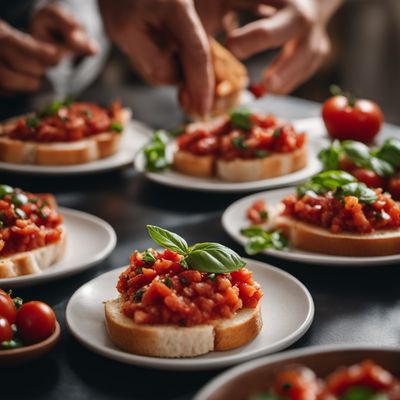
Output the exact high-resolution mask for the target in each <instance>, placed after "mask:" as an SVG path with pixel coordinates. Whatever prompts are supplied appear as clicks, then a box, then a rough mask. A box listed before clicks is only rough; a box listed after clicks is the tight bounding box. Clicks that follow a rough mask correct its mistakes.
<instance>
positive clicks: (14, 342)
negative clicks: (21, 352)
mask: <svg viewBox="0 0 400 400" xmlns="http://www.w3.org/2000/svg"><path fill="white" fill-rule="evenodd" d="M22 346H23V343H22V341H21V340H19V339H11V340H5V341H4V342H1V348H2V349H3V350H12V349H18V348H19V347H22Z"/></svg>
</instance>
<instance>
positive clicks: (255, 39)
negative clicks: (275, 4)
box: [227, 7, 307, 59]
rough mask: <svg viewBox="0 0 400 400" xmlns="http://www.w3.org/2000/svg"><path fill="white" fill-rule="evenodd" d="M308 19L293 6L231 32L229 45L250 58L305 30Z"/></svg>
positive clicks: (238, 54)
mask: <svg viewBox="0 0 400 400" xmlns="http://www.w3.org/2000/svg"><path fill="white" fill-rule="evenodd" d="M306 23H307V21H306V19H305V18H303V16H302V14H299V13H298V12H297V10H295V9H293V8H292V7H286V8H283V9H281V10H279V11H277V12H276V13H275V14H273V15H272V16H271V17H269V18H264V19H261V20H258V21H255V22H252V23H250V24H247V25H245V26H243V27H241V28H239V29H236V30H234V31H233V32H231V33H230V35H229V38H228V41H227V47H228V48H229V49H230V50H231V51H232V53H233V54H234V55H235V56H236V57H238V58H242V59H243V58H248V57H250V56H252V55H254V54H256V53H259V52H260V51H263V50H267V49H271V48H276V47H279V46H281V45H283V44H284V43H286V42H287V41H288V40H290V39H291V38H293V37H295V36H296V35H298V34H299V32H301V31H304V28H305V25H306Z"/></svg>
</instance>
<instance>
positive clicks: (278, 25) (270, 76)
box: [196, 0, 341, 94]
mask: <svg viewBox="0 0 400 400" xmlns="http://www.w3.org/2000/svg"><path fill="white" fill-rule="evenodd" d="M340 2H341V0H220V1H215V0H198V1H197V3H196V8H197V10H198V12H199V14H200V17H201V19H202V20H204V21H206V20H207V21H208V22H207V24H206V26H207V27H210V28H211V29H213V30H214V32H215V30H216V29H217V24H216V22H215V19H216V18H217V19H219V20H220V21H222V20H223V18H224V16H225V15H227V13H228V12H230V13H232V12H236V11H239V10H248V11H251V12H253V13H255V14H256V15H258V16H259V17H261V18H260V19H259V20H257V21H255V22H252V23H249V24H247V25H245V26H242V27H239V28H237V27H234V28H233V29H231V30H230V31H229V32H228V35H227V38H228V39H227V47H228V48H229V49H230V50H231V51H232V53H233V54H234V55H236V56H237V57H238V58H241V59H245V58H248V57H250V56H252V55H254V54H256V53H258V52H261V51H264V50H267V49H272V48H278V47H280V48H281V51H280V53H279V54H278V56H277V57H276V58H275V60H274V61H273V62H272V63H271V65H270V66H269V67H268V68H267V69H266V70H265V71H264V74H263V80H262V85H263V87H264V89H265V91H267V92H270V93H277V94H285V93H288V92H290V91H292V90H293V89H295V88H296V87H297V86H298V85H300V84H301V83H302V82H304V81H305V80H307V79H308V78H309V77H310V76H311V75H312V74H313V73H314V72H315V71H316V70H317V69H318V67H319V66H320V65H321V63H322V62H323V60H324V58H325V56H326V55H327V54H328V53H329V50H330V41H329V37H328V35H327V33H326V24H327V22H328V20H329V18H330V16H331V15H332V14H333V12H334V11H335V10H336V8H337V7H338V6H339V4H340ZM218 3H220V4H219V5H218ZM221 4H223V6H221ZM210 15H213V17H214V18H213V19H212V18H210ZM216 16H217V17H216ZM213 21H214V22H213ZM205 23H206V22H205Z"/></svg>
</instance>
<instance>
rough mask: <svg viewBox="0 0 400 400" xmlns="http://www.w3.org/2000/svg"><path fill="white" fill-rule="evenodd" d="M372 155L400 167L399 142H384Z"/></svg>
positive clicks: (393, 140)
mask: <svg viewBox="0 0 400 400" xmlns="http://www.w3.org/2000/svg"><path fill="white" fill-rule="evenodd" d="M374 155H375V157H377V158H380V159H381V160H385V161H387V162H388V163H390V164H392V165H393V166H395V167H400V140H398V139H394V138H392V139H387V140H385V142H384V143H383V145H382V146H381V148H380V149H378V150H377V151H375V152H374Z"/></svg>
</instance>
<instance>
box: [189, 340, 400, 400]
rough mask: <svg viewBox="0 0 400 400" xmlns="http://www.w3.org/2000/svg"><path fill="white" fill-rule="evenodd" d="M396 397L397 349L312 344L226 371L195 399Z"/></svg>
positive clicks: (399, 384) (399, 394)
mask: <svg viewBox="0 0 400 400" xmlns="http://www.w3.org/2000/svg"><path fill="white" fill-rule="evenodd" d="M399 398H400V351H399V349H398V348H390V347H382V346H379V347H377V346H365V345H364V346H354V345H353V346H349V345H346V346H343V345H334V346H315V347H309V348H306V349H299V350H292V351H287V352H283V353H280V354H277V355H274V356H270V357H264V358H261V359H258V360H254V361H251V362H248V363H245V364H243V365H240V366H237V367H235V368H232V369H230V370H229V371H225V372H223V373H222V374H220V375H219V376H217V377H216V378H214V379H212V380H211V382H209V383H207V384H206V385H205V386H204V387H203V388H202V389H201V390H200V391H199V392H198V393H197V394H196V396H195V397H194V399H195V400H231V399H241V400H265V399H271V400H281V399H287V400H315V399H322V400H325V399H348V400H356V399H358V400H367V399H385V400H389V399H392V400H397V399H399Z"/></svg>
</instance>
